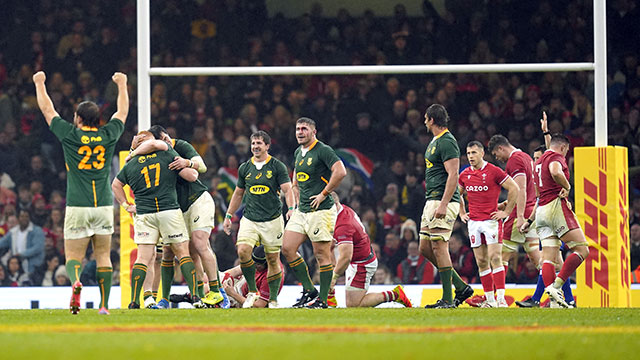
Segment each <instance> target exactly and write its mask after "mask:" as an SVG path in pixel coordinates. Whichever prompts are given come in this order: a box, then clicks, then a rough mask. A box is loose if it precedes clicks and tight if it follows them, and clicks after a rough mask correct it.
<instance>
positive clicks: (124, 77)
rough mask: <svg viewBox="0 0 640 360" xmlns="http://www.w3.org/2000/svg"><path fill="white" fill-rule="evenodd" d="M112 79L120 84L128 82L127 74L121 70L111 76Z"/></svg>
mask: <svg viewBox="0 0 640 360" xmlns="http://www.w3.org/2000/svg"><path fill="white" fill-rule="evenodd" d="M111 80H113V82H114V83H116V84H118V85H126V84H127V75H125V74H123V73H121V72H116V73H114V74H113V76H112V77H111Z"/></svg>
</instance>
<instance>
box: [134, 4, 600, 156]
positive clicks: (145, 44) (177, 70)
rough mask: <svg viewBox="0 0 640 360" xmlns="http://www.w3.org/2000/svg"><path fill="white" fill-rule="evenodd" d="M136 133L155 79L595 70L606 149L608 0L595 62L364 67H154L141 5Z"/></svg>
mask: <svg viewBox="0 0 640 360" xmlns="http://www.w3.org/2000/svg"><path fill="white" fill-rule="evenodd" d="M137 3H138V6H137V40H138V63H137V64H138V129H147V128H149V127H150V126H151V76H255V75H356V74H442V73H498V72H500V73H507V72H549V71H556V72H557V71H561V72H566V71H594V78H595V104H594V111H595V146H598V147H602V146H607V103H606V100H607V73H606V68H607V50H606V0H594V1H593V24H594V26H593V32H594V62H593V63H591V62H579V63H537V64H445V65H364V66H350V65H344V66H262V67H261V66H250V67H174V68H166V67H156V68H152V67H151V65H150V64H151V46H150V42H151V41H150V38H149V37H150V33H151V31H150V21H149V17H150V11H149V0H138V1H137Z"/></svg>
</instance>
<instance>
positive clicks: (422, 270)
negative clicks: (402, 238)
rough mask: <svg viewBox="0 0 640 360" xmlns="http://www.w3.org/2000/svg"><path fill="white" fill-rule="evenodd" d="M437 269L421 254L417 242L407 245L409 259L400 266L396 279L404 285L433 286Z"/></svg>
mask: <svg viewBox="0 0 640 360" xmlns="http://www.w3.org/2000/svg"><path fill="white" fill-rule="evenodd" d="M434 274H435V267H434V266H433V265H432V264H431V263H430V262H429V261H428V260H427V259H425V258H424V257H423V256H422V255H421V254H420V249H419V245H418V242H417V241H411V242H409V245H407V258H406V259H404V260H402V262H401V263H400V264H398V268H397V270H396V277H397V278H398V281H399V282H400V283H402V284H433V278H434Z"/></svg>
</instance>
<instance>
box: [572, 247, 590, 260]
mask: <svg viewBox="0 0 640 360" xmlns="http://www.w3.org/2000/svg"><path fill="white" fill-rule="evenodd" d="M571 250H572V251H573V252H574V253H576V254H578V255H579V256H580V257H581V258H582V260H583V261H584V260H585V259H586V258H587V256H589V247H588V246H586V245H580V246H576V247H574V248H573V249H571Z"/></svg>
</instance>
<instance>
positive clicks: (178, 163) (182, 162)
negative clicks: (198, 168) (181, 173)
mask: <svg viewBox="0 0 640 360" xmlns="http://www.w3.org/2000/svg"><path fill="white" fill-rule="evenodd" d="M190 164H191V160H187V159H183V158H181V157H180V156H176V157H175V158H173V161H172V162H171V164H169V170H182V169H184V168H186V167H189V165H190Z"/></svg>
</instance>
